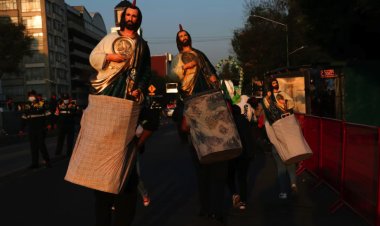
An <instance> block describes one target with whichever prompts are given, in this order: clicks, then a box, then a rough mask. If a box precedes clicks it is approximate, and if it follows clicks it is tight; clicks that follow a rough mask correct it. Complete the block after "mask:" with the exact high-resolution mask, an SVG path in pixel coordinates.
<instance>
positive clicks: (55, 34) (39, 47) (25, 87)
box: [0, 0, 107, 102]
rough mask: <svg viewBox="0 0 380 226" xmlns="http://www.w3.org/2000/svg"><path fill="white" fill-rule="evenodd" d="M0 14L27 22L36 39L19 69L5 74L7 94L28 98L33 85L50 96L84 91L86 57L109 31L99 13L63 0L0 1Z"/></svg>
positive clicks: (87, 67)
mask: <svg viewBox="0 0 380 226" xmlns="http://www.w3.org/2000/svg"><path fill="white" fill-rule="evenodd" d="M0 16H7V17H10V19H11V21H12V22H14V23H23V24H24V25H25V27H26V32H27V33H28V34H29V35H30V36H32V37H33V41H32V45H31V52H32V54H31V56H26V57H24V59H23V61H22V63H21V65H20V68H21V70H20V72H19V73H17V74H7V75H4V76H3V78H2V91H3V94H4V95H3V96H5V97H7V98H12V99H13V100H14V101H15V102H19V101H24V100H25V99H26V94H27V92H28V91H30V90H32V89H34V90H36V92H37V93H40V94H42V96H43V97H44V98H45V99H49V98H50V96H51V95H52V94H56V95H58V96H60V95H63V94H65V93H67V94H70V95H71V94H72V93H73V94H74V95H75V97H81V96H82V93H83V92H85V91H83V90H86V89H88V88H86V84H85V83H84V82H82V81H85V80H86V79H88V77H89V76H90V75H91V67H90V65H89V62H88V55H89V53H90V52H91V50H92V49H93V48H94V47H95V45H96V44H97V43H98V41H99V40H100V39H101V38H102V37H103V36H104V35H105V34H106V33H107V31H106V28H105V24H104V21H103V19H102V17H101V16H100V15H99V14H98V13H92V14H91V13H88V12H87V10H86V9H85V8H84V7H83V6H78V7H71V6H69V5H67V4H65V2H64V0H0Z"/></svg>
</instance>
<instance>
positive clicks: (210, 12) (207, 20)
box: [65, 0, 247, 65]
mask: <svg viewBox="0 0 380 226" xmlns="http://www.w3.org/2000/svg"><path fill="white" fill-rule="evenodd" d="M246 1H247V0H191V1H188V0H137V3H136V5H137V6H138V7H139V8H140V9H141V11H142V15H143V21H142V25H141V27H142V29H143V37H144V39H145V40H146V41H148V45H149V48H150V52H151V55H163V54H165V53H171V54H173V55H175V54H177V53H178V50H177V47H176V41H175V37H176V34H177V32H178V24H182V26H183V28H184V29H185V30H187V31H188V32H189V33H190V35H191V37H192V40H193V47H194V48H197V49H199V50H201V51H202V52H204V53H205V54H206V55H207V56H208V58H209V59H210V61H211V62H212V63H213V64H214V65H215V64H217V63H218V62H219V61H220V60H221V59H225V58H227V57H228V56H229V55H234V53H233V50H232V47H231V38H232V37H233V32H234V30H236V29H240V28H242V27H244V21H245V20H246V17H245V12H246V11H245V6H246ZM65 2H66V3H67V4H69V5H71V6H75V5H83V6H84V7H85V8H86V9H87V11H89V12H98V13H100V14H101V15H102V17H103V20H104V22H105V25H106V28H107V32H108V33H109V32H110V28H111V27H113V26H114V7H115V6H116V5H117V4H118V3H119V2H120V0H65Z"/></svg>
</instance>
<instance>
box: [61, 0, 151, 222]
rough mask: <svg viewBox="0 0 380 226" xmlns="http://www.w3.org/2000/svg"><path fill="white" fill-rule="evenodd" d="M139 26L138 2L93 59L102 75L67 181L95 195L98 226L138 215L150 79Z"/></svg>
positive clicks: (94, 89) (94, 82) (95, 83)
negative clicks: (141, 128) (142, 123)
mask: <svg viewBox="0 0 380 226" xmlns="http://www.w3.org/2000/svg"><path fill="white" fill-rule="evenodd" d="M141 21H142V14H141V11H140V9H139V8H138V7H137V6H136V2H135V1H134V2H133V3H132V4H131V5H129V6H127V7H126V8H125V10H124V12H123V13H122V15H121V21H120V31H118V32H115V33H111V34H108V35H107V36H105V37H104V38H103V39H102V40H101V41H100V42H99V43H98V45H97V46H96V47H95V48H94V49H93V51H92V52H91V55H90V63H91V65H92V67H93V68H94V69H96V70H97V72H98V73H97V75H96V76H95V78H94V79H93V80H92V81H91V85H92V93H91V94H90V95H89V104H88V107H87V108H86V109H85V110H84V113H83V117H82V120H81V130H80V132H79V134H78V138H77V141H76V144H75V148H74V150H73V153H72V157H71V160H70V163H69V167H68V170H67V174H66V176H65V180H67V181H70V182H72V183H75V184H78V185H82V186H85V187H88V188H91V189H93V190H94V193H95V216H96V225H130V224H131V222H132V220H133V218H134V214H135V210H136V201H137V184H138V176H137V173H136V167H135V161H136V154H137V153H136V152H137V150H138V148H137V143H138V141H137V140H136V137H135V131H136V127H137V122H138V118H139V114H140V109H141V105H142V102H143V101H144V96H145V93H146V88H147V84H148V82H149V80H150V76H151V68H150V51H149V47H148V45H147V43H146V41H145V40H144V39H143V38H142V37H141V36H139V34H138V33H137V31H138V29H139V27H140V25H141Z"/></svg>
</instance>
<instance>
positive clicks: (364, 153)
mask: <svg viewBox="0 0 380 226" xmlns="http://www.w3.org/2000/svg"><path fill="white" fill-rule="evenodd" d="M345 131H346V133H345V134H346V137H345V154H344V159H343V161H344V164H343V165H344V168H343V171H344V175H343V181H342V183H343V184H342V191H341V193H342V197H343V200H344V201H345V202H346V203H348V204H349V205H350V206H352V207H353V208H354V209H355V210H356V211H357V212H358V213H360V214H361V215H362V216H363V217H364V218H365V219H367V221H369V222H370V223H372V224H374V223H375V222H376V217H377V201H378V184H379V181H378V179H379V165H378V164H379V150H378V129H377V127H370V126H362V125H355V124H349V123H346V124H345Z"/></svg>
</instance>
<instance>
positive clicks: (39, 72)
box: [25, 67, 45, 81]
mask: <svg viewBox="0 0 380 226" xmlns="http://www.w3.org/2000/svg"><path fill="white" fill-rule="evenodd" d="M44 73H45V68H43V67H33V68H26V70H25V78H26V80H27V81H32V80H43V79H44V77H45V75H44Z"/></svg>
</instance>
